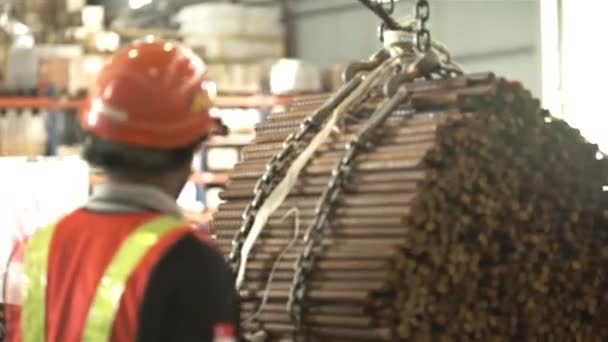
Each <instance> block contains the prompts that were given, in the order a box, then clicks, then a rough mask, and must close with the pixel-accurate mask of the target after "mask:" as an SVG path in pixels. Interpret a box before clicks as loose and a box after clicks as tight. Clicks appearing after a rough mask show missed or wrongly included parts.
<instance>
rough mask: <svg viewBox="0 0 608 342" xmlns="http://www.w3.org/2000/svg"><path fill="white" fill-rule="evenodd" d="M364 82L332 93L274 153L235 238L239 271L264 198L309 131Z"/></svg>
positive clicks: (353, 82) (233, 251) (234, 258)
mask: <svg viewBox="0 0 608 342" xmlns="http://www.w3.org/2000/svg"><path fill="white" fill-rule="evenodd" d="M361 81H362V77H360V76H358V77H354V78H353V79H352V80H350V81H349V82H348V83H346V84H345V85H344V86H342V88H341V89H340V90H339V91H338V92H337V93H336V95H334V96H332V97H331V98H330V99H329V100H328V101H327V102H326V103H325V104H323V106H321V108H319V109H318V110H317V111H316V112H315V113H313V114H312V115H311V116H310V117H308V118H306V120H304V122H303V123H302V124H301V125H300V127H299V128H298V131H296V132H295V133H292V134H290V135H289V136H288V137H287V138H286V139H285V141H284V142H283V147H282V149H281V150H280V151H279V152H278V153H277V154H276V155H274V156H273V157H272V158H271V159H270V160H269V161H268V163H267V164H266V171H265V172H264V174H263V175H262V177H261V178H260V179H259V180H258V181H257V183H256V184H255V186H254V189H253V199H252V200H251V202H250V203H249V204H248V205H247V207H246V208H245V210H244V211H243V215H242V219H243V221H242V223H241V227H240V229H239V231H238V232H237V233H236V234H235V235H234V237H233V239H232V249H231V251H230V255H229V257H228V262H229V263H230V265H231V266H232V269H233V270H235V271H236V270H238V267H239V264H240V262H241V250H242V248H243V243H244V238H246V237H247V235H248V234H249V232H250V231H251V228H252V226H253V224H254V222H255V216H256V214H257V212H258V210H259V209H260V207H261V206H262V205H263V204H264V201H265V200H266V198H267V197H268V195H270V193H271V192H272V191H273V190H274V188H275V187H276V185H277V184H278V181H279V180H280V176H281V175H283V174H284V172H285V170H286V169H287V168H288V167H289V165H290V164H291V162H292V161H293V160H294V159H295V157H296V156H297V155H298V154H299V153H300V151H301V150H302V149H303V148H304V147H305V146H306V145H308V143H309V142H308V141H307V140H305V137H306V136H307V135H308V134H309V133H314V132H318V131H319V129H320V128H321V126H322V124H323V122H324V121H325V120H326V119H327V117H329V115H330V114H331V113H332V112H333V110H334V109H335V108H336V107H337V106H338V105H339V104H340V103H341V102H342V101H343V100H344V98H346V96H348V95H349V94H350V93H351V92H352V91H353V90H354V89H355V88H356V87H357V86H358V85H359V84H360V83H361Z"/></svg>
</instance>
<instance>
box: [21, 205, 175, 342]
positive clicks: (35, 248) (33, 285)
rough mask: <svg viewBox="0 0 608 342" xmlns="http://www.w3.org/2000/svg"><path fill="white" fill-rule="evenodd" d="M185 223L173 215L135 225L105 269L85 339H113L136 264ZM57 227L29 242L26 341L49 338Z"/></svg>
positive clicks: (89, 341) (39, 341)
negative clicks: (51, 273) (50, 285)
mask: <svg viewBox="0 0 608 342" xmlns="http://www.w3.org/2000/svg"><path fill="white" fill-rule="evenodd" d="M184 225H185V223H184V221H182V220H180V219H178V218H175V217H170V216H161V217H158V218H154V219H152V220H150V221H148V222H146V223H144V224H142V225H141V226H139V227H138V228H136V229H135V230H134V231H133V232H132V233H131V234H129V235H128V236H127V238H126V239H125V240H124V241H123V242H122V243H121V245H120V247H119V248H118V251H117V252H116V254H115V255H114V256H113V257H112V260H111V261H110V264H109V265H108V267H107V269H106V270H105V272H104V274H103V276H102V278H101V281H100V282H99V284H98V285H97V291H96V292H95V296H94V298H93V302H92V304H91V307H90V308H89V314H88V317H87V320H86V323H85V327H84V331H83V341H84V342H103V341H110V338H111V334H112V326H113V324H114V318H115V316H116V312H117V311H118V308H119V306H120V299H121V298H122V295H123V293H124V289H125V286H126V283H127V280H128V278H129V276H130V275H131V273H133V271H134V270H135V268H136V267H137V265H138V264H139V263H140V261H141V260H142V259H143V257H144V256H145V255H146V254H147V252H148V251H149V250H150V248H152V247H153V246H154V245H155V244H156V243H157V242H158V241H159V240H160V239H161V238H162V237H163V236H164V235H165V234H167V233H169V232H171V231H172V230H174V229H177V228H181V227H183V226H184ZM54 231H55V226H50V227H47V228H44V229H41V230H39V231H37V232H36V233H35V234H34V235H33V236H32V237H31V239H30V241H29V242H28V246H27V249H26V254H25V263H24V268H25V270H24V273H25V276H26V284H27V285H26V286H25V292H24V296H25V297H24V301H23V321H22V329H23V342H42V341H45V340H46V336H45V335H46V327H45V320H46V318H45V312H46V308H45V302H46V299H45V297H46V276H47V267H48V256H49V249H50V244H51V240H52V236H53V232H54Z"/></svg>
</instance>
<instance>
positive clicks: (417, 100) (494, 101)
mask: <svg viewBox="0 0 608 342" xmlns="http://www.w3.org/2000/svg"><path fill="white" fill-rule="evenodd" d="M407 91H408V93H409V96H410V97H409V99H408V101H404V102H403V103H400V104H399V105H398V106H396V107H395V108H394V110H392V111H391V112H390V115H389V116H388V117H387V118H386V120H385V121H384V122H383V123H382V125H381V128H380V129H378V130H377V131H376V134H375V135H374V136H373V139H371V140H370V141H371V142H372V143H370V144H366V145H365V146H364V147H363V150H362V151H361V153H359V154H357V155H356V157H354V162H353V164H352V170H350V172H349V175H348V177H347V178H346V179H342V180H341V181H342V183H341V191H340V193H339V194H338V195H337V196H336V197H337V199H336V201H335V203H334V204H333V208H332V212H331V218H330V219H329V222H328V223H327V224H326V225H325V228H324V230H323V231H322V236H321V238H320V240H319V241H320V243H319V244H317V245H314V246H313V247H312V249H311V250H309V251H304V250H305V249H306V248H307V244H306V243H305V242H304V241H305V235H306V232H307V230H308V228H309V227H310V226H311V225H314V224H315V222H317V221H318V220H319V215H321V213H322V212H323V211H322V210H321V211H320V209H322V208H319V207H318V204H319V198H320V197H321V196H323V194H324V193H325V192H326V189H327V188H328V182H330V181H331V180H332V178H335V177H332V176H335V174H336V172H339V170H338V171H336V165H338V164H339V162H340V160H341V158H343V156H344V154H345V153H346V151H347V150H348V147H347V146H348V143H349V142H350V141H351V139H352V138H353V137H355V136H357V132H360V131H361V129H362V127H364V126H365V125H366V124H367V123H368V121H369V120H370V118H371V117H372V115H373V113H374V112H376V111H377V109H378V107H380V106H382V103H383V99H382V97H381V96H380V95H376V96H372V97H369V98H368V99H367V100H366V101H365V103H363V104H362V105H361V106H359V107H358V108H357V110H356V111H350V112H349V113H348V116H347V117H346V118H345V119H344V120H343V121H342V122H340V124H339V125H338V128H339V132H338V133H334V134H333V135H331V136H330V138H329V139H328V140H327V141H325V142H324V143H323V145H322V146H321V147H319V149H318V150H317V151H316V153H315V154H314V156H313V158H312V159H311V160H310V161H309V162H308V163H307V165H306V167H305V168H304V170H303V171H302V173H301V174H300V175H299V177H298V181H297V182H296V185H295V186H294V187H293V188H292V189H291V190H290V193H289V195H288V196H287V198H286V199H285V200H284V201H283V203H282V204H281V205H280V206H279V208H278V209H277V210H276V211H275V212H274V213H273V214H272V215H271V216H270V218H269V220H268V222H267V223H266V224H265V227H264V229H263V231H262V233H261V236H260V237H259V239H258V240H257V242H256V243H255V245H254V246H253V249H252V251H251V253H250V255H249V257H248V261H247V272H246V274H245V278H244V279H245V280H244V283H243V285H242V286H241V288H240V289H239V291H240V295H241V297H242V311H243V314H242V316H243V321H244V322H243V324H244V329H245V330H246V331H248V332H255V331H261V330H263V331H265V332H267V334H268V336H269V338H268V340H269V341H279V340H281V339H283V338H287V337H289V338H291V337H296V338H298V337H306V338H304V339H305V340H308V341H357V340H369V341H398V340H409V341H460V340H462V341H464V340H477V341H514V340H520V341H524V340H526V341H527V340H538V341H572V340H577V341H603V340H606V339H608V325H607V324H606V322H608V296H606V293H608V277H606V274H605V270H606V266H607V265H608V249H607V248H606V246H608V230H605V229H603V226H601V220H602V219H601V210H600V209H601V208H600V205H599V203H600V197H601V196H602V195H603V194H602V186H603V184H604V183H605V181H606V180H607V179H606V167H605V163H604V162H603V161H600V160H597V159H596V154H597V152H598V150H597V146H595V145H591V144H588V143H586V142H585V141H584V139H582V138H581V136H580V134H579V133H578V131H576V130H574V129H572V128H570V127H569V126H567V125H566V124H565V123H563V122H562V121H559V120H556V119H554V118H552V117H550V116H549V114H548V113H547V112H546V111H544V110H542V109H541V108H540V104H539V101H537V100H536V99H534V98H533V97H532V95H531V94H530V92H529V91H526V90H525V89H524V88H523V87H522V86H521V85H519V84H518V83H511V82H507V81H505V80H503V79H500V78H496V77H494V76H493V75H492V74H489V73H488V74H475V75H465V76H460V77H456V78H451V79H439V80H417V81H416V82H412V83H409V84H408V85H407ZM326 101H328V97H327V96H315V97H308V98H303V99H301V100H299V101H297V102H296V103H294V104H293V105H292V106H291V107H289V108H288V110H287V111H286V112H285V113H279V114H273V115H271V116H270V117H269V120H268V122H266V123H263V124H260V125H259V126H258V127H257V138H256V141H255V143H254V144H252V145H251V146H247V147H246V148H245V149H244V151H243V154H244V161H243V162H242V163H240V164H239V165H237V166H236V168H235V170H234V172H233V173H232V176H231V181H230V184H229V185H228V187H227V190H226V191H225V192H224V193H223V194H222V195H221V196H222V198H223V199H224V200H226V203H224V204H222V205H221V207H220V211H219V213H218V214H217V215H216V216H215V219H214V222H213V226H212V229H213V232H214V234H217V236H218V245H219V248H220V249H221V251H222V252H223V253H225V254H226V255H227V256H228V255H229V253H230V252H231V250H232V247H233V246H232V243H233V237H234V236H235V234H237V232H238V231H239V229H240V227H241V225H242V220H243V218H242V213H243V211H244V210H245V208H246V207H247V205H248V204H249V203H250V202H251V200H252V199H253V196H254V193H253V191H252V189H253V188H254V185H255V184H256V182H258V178H260V177H262V176H263V174H264V173H265V170H266V167H267V166H266V164H267V162H268V160H269V159H270V158H272V157H273V156H274V155H275V154H277V153H278V152H279V151H280V150H281V148H282V146H283V145H282V142H283V141H284V140H285V139H286V138H287V137H288V135H289V134H291V133H293V132H296V131H297V130H298V127H299V126H300V124H301V122H302V121H303V120H305V119H306V118H307V117H308V116H310V115H311V113H312V112H313V111H314V110H315V109H317V108H318V107H320V106H322V105H323V103H325V102H326ZM310 254H314V255H315V256H316V261H315V263H314V267H312V268H311V267H310V265H307V266H308V268H307V270H309V272H308V274H307V277H306V278H305V284H304V285H302V284H299V286H300V287H299V288H298V289H301V288H302V287H304V290H301V291H302V292H301V293H300V295H301V296H303V298H302V303H300V304H301V312H300V316H301V317H300V319H301V320H302V321H301V326H300V327H299V326H298V324H297V323H296V322H294V315H293V312H292V311H293V310H290V305H288V304H289V302H290V299H291V297H292V296H293V295H294V294H293V291H294V282H295V281H296V280H297V279H296V280H294V279H295V278H297V275H296V274H297V273H298V267H299V265H301V264H300V262H301V260H300V258H301V257H302V255H310ZM296 319H297V318H296Z"/></svg>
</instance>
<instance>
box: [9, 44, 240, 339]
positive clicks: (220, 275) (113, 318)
mask: <svg viewBox="0 0 608 342" xmlns="http://www.w3.org/2000/svg"><path fill="white" fill-rule="evenodd" d="M208 89H210V88H209V83H208V82H207V81H206V78H205V65H204V63H203V61H202V60H201V59H199V58H198V57H197V56H195V55H194V54H193V53H192V51H191V50H189V49H187V48H184V47H182V46H179V45H177V44H175V43H172V42H164V41H151V40H148V41H142V42H137V43H134V44H132V45H130V46H127V47H126V48H123V49H121V50H120V51H119V52H117V53H116V54H115V55H114V56H113V57H112V58H111V59H110V60H109V62H108V64H107V65H105V66H104V67H103V69H102V70H101V72H100V75H99V78H98V80H97V83H96V85H95V86H94V88H93V89H92V90H91V93H90V97H89V99H88V101H87V105H86V108H85V109H84V110H83V111H82V113H81V115H80V123H81V126H82V127H83V129H84V132H85V133H86V134H85V140H84V144H83V151H84V152H83V155H84V158H85V159H86V160H87V161H88V162H89V163H90V164H91V165H94V166H97V167H100V168H102V169H103V170H104V171H105V175H106V176H107V181H106V182H105V183H104V184H101V185H98V186H96V187H95V188H94V190H93V194H92V197H91V198H90V199H89V200H88V202H87V203H86V204H85V205H84V207H83V208H81V209H78V210H76V211H74V212H72V213H70V214H68V215H67V216H65V217H64V218H63V219H61V220H59V222H57V223H56V224H54V225H52V226H49V227H46V228H41V229H39V230H38V231H37V232H36V233H34V234H33V235H32V236H31V237H30V238H29V239H28V240H27V243H26V244H25V248H24V249H23V252H24V255H23V260H22V261H21V266H22V267H21V269H22V273H21V274H22V275H23V277H22V278H19V277H16V278H14V279H13V281H14V282H15V281H19V280H20V279H22V280H23V283H22V284H21V285H22V286H23V287H22V292H21V296H20V298H19V299H18V301H19V302H20V306H19V310H16V311H15V312H13V313H11V311H9V317H8V327H9V341H10V342H42V341H46V342H80V341H87V342H104V341H113V342H132V341H141V342H154V341H158V342H161V341H162V342H168V341H179V342H189V341H197V342H203V341H209V342H214V341H222V342H230V341H236V340H237V337H236V336H238V321H239V313H238V303H237V295H236V293H235V292H236V291H235V290H234V285H233V276H232V273H231V271H230V269H229V268H228V266H227V265H226V264H225V262H224V260H223V258H222V256H221V255H220V254H219V253H218V252H217V251H216V249H215V248H214V247H213V242H211V241H210V239H209V238H208V237H206V236H204V235H203V234H202V233H198V232H195V231H194V230H193V229H191V228H190V227H188V225H187V224H186V222H185V221H184V218H183V217H182V215H181V212H180V209H179V207H178V206H177V205H176V199H177V197H178V195H179V194H180V192H181V189H182V188H183V186H184V184H185V183H186V181H187V180H188V178H189V176H190V173H191V165H192V160H193V154H194V153H195V152H196V151H197V150H199V149H200V148H201V143H202V142H203V141H204V140H205V138H207V137H208V136H209V135H210V134H211V133H213V130H214V126H215V123H214V121H213V120H212V119H211V117H210V115H209V108H210V106H211V100H210V95H209V92H208ZM57 196H58V197H61V194H57ZM16 254H19V253H16ZM18 259H20V258H18V257H17V258H15V261H14V262H19V260H18ZM13 269H14V268H13ZM10 278H13V277H12V273H11V274H9V281H8V282H9V283H10V282H11V280H10ZM8 288H10V286H8ZM15 296H16V297H19V295H18V294H17V295H14V294H13V296H12V297H15ZM9 297H11V295H10V294H9V295H7V298H9Z"/></svg>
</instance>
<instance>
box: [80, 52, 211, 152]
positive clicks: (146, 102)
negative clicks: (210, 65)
mask: <svg viewBox="0 0 608 342" xmlns="http://www.w3.org/2000/svg"><path fill="white" fill-rule="evenodd" d="M205 70H206V67H205V64H204V63H203V61H202V60H201V59H200V58H199V57H198V56H196V55H195V54H194V53H193V52H192V51H191V50H190V49H188V48H185V47H182V46H180V45H178V44H176V43H173V42H168V41H158V40H156V41H151V40H148V41H142V42H136V43H134V44H132V45H130V46H127V47H125V48H123V49H121V50H120V51H118V52H117V53H116V54H115V55H114V56H113V57H112V58H111V59H110V60H109V62H108V63H107V64H106V65H105V66H104V67H103V68H102V70H101V72H100V74H99V77H98V79H97V83H96V84H95V86H94V87H93V88H92V89H91V93H90V96H89V98H88V100H87V101H86V104H85V106H84V108H83V110H82V112H81V115H80V123H81V125H82V127H83V129H84V130H85V131H87V132H90V133H93V134H95V135H97V136H100V137H103V138H106V139H109V140H111V141H114V142H117V143H122V144H125V145H134V146H141V147H151V148H160V149H172V148H178V147H183V146H186V145H188V144H191V143H193V142H195V141H197V140H198V139H201V138H202V137H203V136H205V135H206V134H209V133H212V131H213V129H214V128H215V122H214V121H213V120H212V119H211V117H210V116H209V109H210V107H211V99H210V97H209V92H210V87H211V84H210V83H209V82H208V81H207V80H206V78H205Z"/></svg>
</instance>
